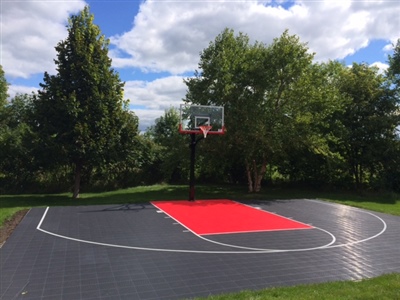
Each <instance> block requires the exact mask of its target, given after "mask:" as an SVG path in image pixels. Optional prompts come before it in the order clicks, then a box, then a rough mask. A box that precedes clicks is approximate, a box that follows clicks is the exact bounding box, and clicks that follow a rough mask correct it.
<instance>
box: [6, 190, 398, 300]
mask: <svg viewBox="0 0 400 300" xmlns="http://www.w3.org/2000/svg"><path fill="white" fill-rule="evenodd" d="M188 194H189V191H188V187H187V186H181V185H154V186H143V187H135V188H129V189H123V190H118V191H113V192H103V193H84V194H81V197H80V198H79V199H72V198H71V196H72V195H71V194H69V193H65V194H52V195H47V194H35V195H0V224H3V223H4V221H5V220H6V219H8V218H10V217H11V216H12V215H13V214H14V213H15V212H17V211H18V210H21V209H29V208H32V207H44V206H66V205H94V204H97V205H98V204H125V203H141V202H148V201H152V200H172V199H187V198H188ZM196 198H197V199H217V198H226V199H233V200H235V199H240V200H273V199H302V198H309V199H316V198H317V199H323V200H325V201H331V202H336V203H342V204H346V205H351V206H355V207H360V208H365V209H369V210H373V211H378V212H383V213H388V214H393V215H398V216H400V195H396V194H373V195H372V194H365V195H359V194H354V193H339V192H321V191H312V190H298V189H284V188H274V189H272V188H269V189H268V188H266V189H264V190H263V191H262V192H261V193H258V194H249V193H247V192H246V187H243V186H197V187H196ZM208 299H218V300H220V299H221V300H222V299H224V300H225V299H246V300H251V299H253V300H256V299H332V300H333V299H400V274H389V275H384V276H380V277H377V278H373V279H368V280H362V281H359V282H351V281H347V282H331V283H323V284H315V285H302V286H295V287H285V288H271V289H267V290H262V291H243V292H241V293H237V294H227V295H221V296H213V297H209V298H208Z"/></svg>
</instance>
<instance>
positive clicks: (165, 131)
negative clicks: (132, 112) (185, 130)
mask: <svg viewBox="0 0 400 300" xmlns="http://www.w3.org/2000/svg"><path fill="white" fill-rule="evenodd" d="M178 127H179V112H178V111H177V110H176V109H175V108H173V107H171V108H169V109H167V110H165V112H164V115H163V116H161V117H159V118H157V119H156V121H155V124H154V125H153V126H151V127H150V128H149V129H148V130H147V132H146V137H147V138H149V139H150V140H151V141H152V142H154V145H153V147H154V150H155V153H156V157H157V158H156V159H155V160H154V165H153V171H156V172H155V173H153V175H154V174H158V176H156V178H157V177H158V178H159V179H160V180H161V179H163V180H164V181H166V182H170V183H179V182H183V181H186V180H187V177H188V168H189V161H188V158H189V147H188V145H189V139H188V136H186V135H182V134H180V133H179V131H178ZM157 170H158V172H157Z"/></svg>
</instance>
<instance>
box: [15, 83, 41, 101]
mask: <svg viewBox="0 0 400 300" xmlns="http://www.w3.org/2000/svg"><path fill="white" fill-rule="evenodd" d="M37 91H38V88H37V87H33V86H32V87H31V86H23V85H10V86H8V95H9V99H11V98H14V97H15V95H17V94H29V95H30V94H32V92H33V93H36V92H37Z"/></svg>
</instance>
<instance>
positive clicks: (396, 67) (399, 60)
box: [386, 39, 400, 97]
mask: <svg viewBox="0 0 400 300" xmlns="http://www.w3.org/2000/svg"><path fill="white" fill-rule="evenodd" d="M393 46H394V50H393V55H389V56H388V60H389V68H388V70H387V72H386V75H387V77H388V78H389V80H390V81H391V83H393V85H394V86H395V89H396V91H397V95H396V96H397V97H400V39H398V40H397V43H396V45H393Z"/></svg>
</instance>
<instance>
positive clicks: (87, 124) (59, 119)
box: [32, 6, 134, 198]
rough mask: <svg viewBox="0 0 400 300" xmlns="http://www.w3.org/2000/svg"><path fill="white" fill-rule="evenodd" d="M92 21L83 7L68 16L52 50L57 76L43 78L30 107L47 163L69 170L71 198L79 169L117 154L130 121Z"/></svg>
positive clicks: (103, 42) (104, 43)
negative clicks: (71, 172) (64, 32)
mask: <svg viewBox="0 0 400 300" xmlns="http://www.w3.org/2000/svg"><path fill="white" fill-rule="evenodd" d="M93 19H94V17H93V15H92V14H91V13H90V12H89V8H88V6H86V7H85V8H84V10H83V11H81V12H80V13H79V14H78V15H74V16H71V17H70V18H69V21H68V25H67V29H68V37H67V38H66V39H65V40H64V41H61V42H59V43H58V45H57V46H56V47H55V49H56V51H57V59H56V60H55V64H56V66H57V74H56V75H49V74H48V73H47V72H46V73H45V74H44V79H43V80H44V83H41V84H40V86H41V90H39V92H38V96H37V97H36V99H35V100H34V103H33V109H34V117H35V118H34V122H33V124H32V125H33V126H32V127H33V129H34V130H35V131H36V132H37V133H38V135H39V137H40V140H41V145H43V147H44V148H43V151H45V153H46V154H47V159H48V160H51V164H66V163H68V164H72V165H73V166H74V178H75V179H74V188H73V197H74V198H77V197H79V190H80V183H81V177H82V174H83V172H84V171H85V168H87V167H93V166H98V165H101V164H104V163H105V162H107V161H109V160H110V159H111V157H110V156H112V155H119V153H117V152H116V150H115V149H118V147H120V142H121V134H122V131H123V129H124V128H126V126H127V125H126V122H128V123H129V122H130V121H131V120H132V118H127V117H126V116H127V115H126V113H125V111H126V110H127V106H126V102H124V101H123V87H124V83H123V82H121V81H120V78H119V75H118V73H117V72H115V71H114V70H113V69H112V68H111V59H110V58H109V57H108V45H109V41H108V40H106V39H105V37H104V35H102V34H101V31H100V28H99V27H98V26H96V25H95V24H93ZM130 134H134V133H133V132H131V133H130ZM132 138H133V137H132Z"/></svg>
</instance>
